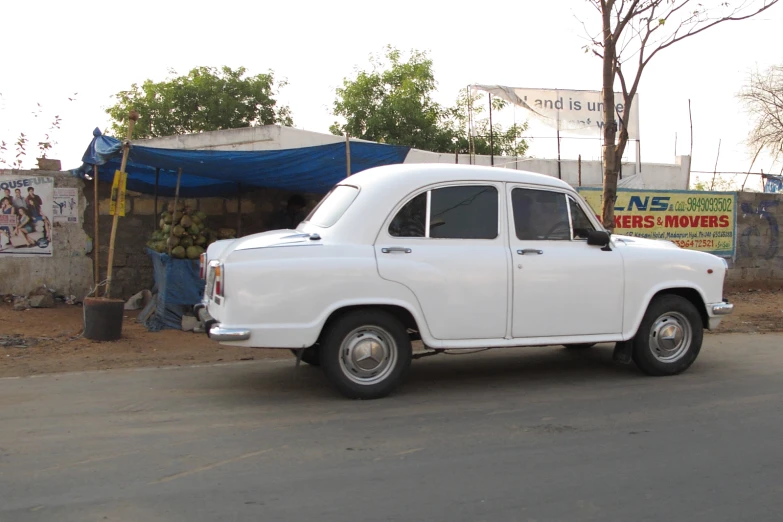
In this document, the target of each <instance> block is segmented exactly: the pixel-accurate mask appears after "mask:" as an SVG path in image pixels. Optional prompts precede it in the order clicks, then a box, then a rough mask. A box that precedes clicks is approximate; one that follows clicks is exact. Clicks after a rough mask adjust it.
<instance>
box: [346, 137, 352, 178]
mask: <svg viewBox="0 0 783 522" xmlns="http://www.w3.org/2000/svg"><path fill="white" fill-rule="evenodd" d="M345 177H346V178H350V177H351V139H350V138H349V137H348V133H347V132H346V133H345Z"/></svg>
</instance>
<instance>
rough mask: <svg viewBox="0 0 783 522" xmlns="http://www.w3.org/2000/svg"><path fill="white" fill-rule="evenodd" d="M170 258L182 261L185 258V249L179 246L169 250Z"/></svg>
mask: <svg viewBox="0 0 783 522" xmlns="http://www.w3.org/2000/svg"><path fill="white" fill-rule="evenodd" d="M171 256H172V257H176V258H177V259H184V258H185V248H184V247H181V246H177V247H174V248H172V249H171Z"/></svg>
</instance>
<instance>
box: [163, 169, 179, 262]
mask: <svg viewBox="0 0 783 522" xmlns="http://www.w3.org/2000/svg"><path fill="white" fill-rule="evenodd" d="M181 179H182V167H180V168H178V169H177V188H175V189H174V212H172V213H171V230H169V240H168V241H166V246H167V247H168V248H167V249H166V251H167V252H168V253H169V255H171V238H172V237H174V216H176V215H177V212H178V211H177V204H178V203H179V182H180V180H181Z"/></svg>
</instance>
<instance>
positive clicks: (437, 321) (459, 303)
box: [375, 182, 510, 340]
mask: <svg viewBox="0 0 783 522" xmlns="http://www.w3.org/2000/svg"><path fill="white" fill-rule="evenodd" d="M504 199H505V198H504V186H503V184H502V183H486V182H482V183H478V182H476V183H457V184H449V185H445V186H434V187H432V188H431V189H429V190H425V191H422V192H420V193H418V194H414V195H412V196H411V197H410V198H409V199H407V200H406V201H404V202H401V203H400V205H399V206H398V210H397V211H396V212H395V213H393V217H392V218H391V219H390V220H389V221H388V222H387V223H386V224H385V225H384V228H383V229H382V230H381V231H380V233H379V235H378V239H377V241H376V245H375V254H376V258H377V262H378V272H379V273H380V275H381V277H383V278H384V279H387V280H389V281H395V282H398V283H400V284H403V285H405V286H407V287H408V288H409V289H410V290H411V291H412V292H413V293H414V294H415V296H416V298H417V299H418V302H419V306H420V307H421V310H422V312H423V313H424V317H425V320H426V322H427V326H428V327H429V330H430V333H431V334H432V336H433V337H435V338H436V339H443V340H454V339H500V338H503V337H505V333H506V329H507V326H508V296H509V263H510V261H509V258H508V242H507V239H506V238H507V236H508V234H507V233H506V231H505V227H506V221H505V220H504V219H500V216H501V215H505V212H503V213H502V214H501V210H502V209H503V208H504V206H505V201H504Z"/></svg>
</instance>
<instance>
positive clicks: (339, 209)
mask: <svg viewBox="0 0 783 522" xmlns="http://www.w3.org/2000/svg"><path fill="white" fill-rule="evenodd" d="M357 195H359V189H358V188H356V187H353V186H351V185H337V186H336V187H335V188H333V189H332V190H331V191H330V192H329V194H327V195H326V197H324V199H322V200H321V202H320V203H318V205H317V206H316V207H315V208H314V209H313V211H312V212H311V213H310V215H309V216H308V217H307V220H306V221H307V222H308V223H311V224H313V225H315V226H317V227H322V228H329V227H331V226H332V225H334V224H335V223H337V221H338V220H339V219H340V218H341V217H342V215H343V214H345V211H346V210H348V207H350V206H351V203H353V200H355V199H356V196H357Z"/></svg>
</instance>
